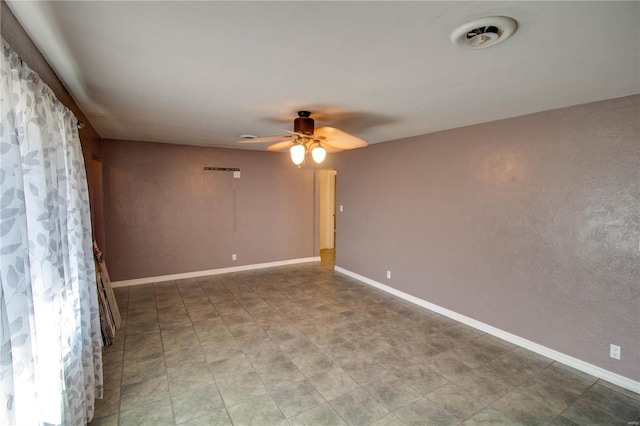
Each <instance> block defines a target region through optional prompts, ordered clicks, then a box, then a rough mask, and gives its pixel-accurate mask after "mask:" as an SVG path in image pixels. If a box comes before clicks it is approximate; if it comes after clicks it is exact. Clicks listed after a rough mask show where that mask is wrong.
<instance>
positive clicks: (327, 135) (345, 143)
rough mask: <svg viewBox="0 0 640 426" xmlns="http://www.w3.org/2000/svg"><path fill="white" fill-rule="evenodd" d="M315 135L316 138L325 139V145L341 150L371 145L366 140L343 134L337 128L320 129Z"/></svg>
mask: <svg viewBox="0 0 640 426" xmlns="http://www.w3.org/2000/svg"><path fill="white" fill-rule="evenodd" d="M314 134H315V136H316V137H324V142H323V143H325V144H327V145H331V146H333V147H335V148H339V149H355V148H363V147H365V146H367V145H369V142H367V141H365V140H364V139H362V138H359V137H357V136H353V135H351V134H349V133H347V132H343V131H342V130H340V129H336V128H335V127H318V128H317V129H316V130H315V133H314Z"/></svg>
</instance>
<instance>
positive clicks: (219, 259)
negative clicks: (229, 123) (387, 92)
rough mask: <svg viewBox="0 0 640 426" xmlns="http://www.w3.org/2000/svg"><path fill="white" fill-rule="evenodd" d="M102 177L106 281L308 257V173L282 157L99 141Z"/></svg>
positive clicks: (311, 250) (310, 197) (311, 185)
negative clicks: (236, 172) (222, 169)
mask: <svg viewBox="0 0 640 426" xmlns="http://www.w3.org/2000/svg"><path fill="white" fill-rule="evenodd" d="M205 166H210V167H239V168H240V169H241V176H242V177H241V178H240V179H233V177H232V173H231V172H214V171H204V170H203V167H205ZM103 173H104V191H105V192H104V204H105V212H106V217H105V219H106V231H107V232H106V241H107V242H106V247H105V255H106V256H107V264H108V265H109V272H110V275H111V278H112V279H113V280H125V279H133V278H145V277H153V276H160V275H168V274H177V273H184V272H194V271H202V270H208V269H214V268H223V267H229V266H240V265H246V264H255V263H263V262H272V261H278V260H286V259H295V258H304V257H310V256H313V255H314V223H313V221H314V216H313V215H314V196H315V194H314V172H313V170H299V169H297V168H296V167H294V166H293V165H292V164H291V160H290V159H289V156H288V155H287V154H277V153H269V152H258V151H244V150H234V149H222V148H205V147H195V146H183V145H169V144H157V143H148V142H124V141H114V140H105V141H104V144H103ZM234 199H235V211H234ZM233 253H236V254H237V255H238V260H237V261H235V262H233V261H231V254H233Z"/></svg>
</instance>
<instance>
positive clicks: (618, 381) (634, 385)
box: [334, 266, 640, 393]
mask: <svg viewBox="0 0 640 426" xmlns="http://www.w3.org/2000/svg"><path fill="white" fill-rule="evenodd" d="M334 269H335V270H336V271H337V272H340V273H342V274H344V275H347V276H349V277H352V278H355V279H357V280H358V281H362V282H363V283H365V284H368V285H370V286H372V287H375V288H378V289H380V290H382V291H385V292H387V293H390V294H393V295H394V296H397V297H399V298H401V299H404V300H406V301H408V302H411V303H413V304H415V305H418V306H421V307H423V308H426V309H429V310H430V311H433V312H436V313H438V314H441V315H444V316H446V317H449V318H451V319H454V320H456V321H458V322H461V323H463V324H466V325H468V326H470V327H473V328H475V329H478V330H480V331H484V332H485V333H488V334H491V335H493V336H496V337H499V338H500V339H502V340H506V341H507V342H510V343H513V344H514V345H518V346H522V347H523V348H525V349H528V350H530V351H532V352H536V353H538V354H540V355H543V356H546V357H547V358H551V359H552V360H554V361H558V362H560V363H562V364H565V365H568V366H569V367H573V368H575V369H576V370H580V371H583V372H585V373H587V374H591V375H592V376H595V377H598V378H599V379H602V380H606V381H607V382H610V383H613V384H614V385H618V386H620V387H622V388H625V389H628V390H630V391H632V392H636V393H640V382H637V381H635V380H632V379H629V378H628V377H624V376H621V375H619V374H616V373H613V372H611V371H609V370H605V369H604V368H601V367H598V366H596V365H593V364H589V363H588V362H585V361H582V360H580V359H577V358H574V357H571V356H569V355H566V354H563V353H562V352H558V351H556V350H553V349H550V348H547V347H546V346H542V345H540V344H538V343H535V342H532V341H530V340H527V339H524V338H522V337H520V336H516V335H515V334H511V333H508V332H506V331H504V330H501V329H499V328H496V327H493V326H491V325H489V324H485V323H483V322H480V321H477V320H475V319H473V318H469V317H467V316H464V315H462V314H459V313H457V312H454V311H451V310H449V309H446V308H443V307H442V306H438V305H434V304H433V303H430V302H427V301H426V300H423V299H420V298H419V297H415V296H412V295H410V294H407V293H404V292H402V291H400V290H397V289H395V288H393V287H389V286H387V285H384V284H382V283H379V282H377V281H374V280H372V279H371V278H367V277H365V276H362V275H360V274H356V273H355V272H351V271H349V270H347V269H344V268H341V267H339V266H336V267H335V268H334Z"/></svg>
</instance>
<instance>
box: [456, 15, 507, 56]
mask: <svg viewBox="0 0 640 426" xmlns="http://www.w3.org/2000/svg"><path fill="white" fill-rule="evenodd" d="M517 28H518V24H517V23H516V21H514V20H513V19H511V18H508V17H506V16H488V17H486V18H480V19H476V20H475V21H472V22H467V23H466V24H464V25H462V26H461V27H459V28H458V29H456V30H455V31H454V32H453V34H451V43H453V44H455V45H456V46H458V47H462V48H463V49H482V48H485V47H489V46H493V45H495V44H498V43H501V42H503V41H505V40H506V39H508V38H509V37H511V35H512V34H513V33H514V32H515V31H516V29H517Z"/></svg>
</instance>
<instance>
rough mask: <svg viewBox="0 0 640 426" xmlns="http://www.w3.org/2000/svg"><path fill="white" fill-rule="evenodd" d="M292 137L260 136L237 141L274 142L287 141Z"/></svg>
mask: <svg viewBox="0 0 640 426" xmlns="http://www.w3.org/2000/svg"><path fill="white" fill-rule="evenodd" d="M292 139H293V136H289V135H278V136H263V137H261V138H253V139H240V140H238V143H274V142H282V141H289V140H292Z"/></svg>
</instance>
